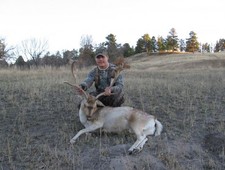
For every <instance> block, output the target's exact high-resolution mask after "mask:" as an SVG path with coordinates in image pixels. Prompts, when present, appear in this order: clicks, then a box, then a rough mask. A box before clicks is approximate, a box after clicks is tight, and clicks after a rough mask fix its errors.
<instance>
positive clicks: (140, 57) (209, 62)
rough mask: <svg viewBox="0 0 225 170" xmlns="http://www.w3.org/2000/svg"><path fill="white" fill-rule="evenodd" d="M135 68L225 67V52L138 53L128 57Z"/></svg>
mask: <svg viewBox="0 0 225 170" xmlns="http://www.w3.org/2000/svg"><path fill="white" fill-rule="evenodd" d="M127 61H128V62H129V63H130V64H131V65H132V66H133V68H134V69H137V70H138V69H144V70H156V69H159V70H175V69H179V70H182V69H210V68H224V67H225V52H223V53H206V54H201V53H196V54H191V53H190V54H161V55H154V54H153V55H147V54H146V53H142V54H137V55H134V56H131V57H129V58H127Z"/></svg>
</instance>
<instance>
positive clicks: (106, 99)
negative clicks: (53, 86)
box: [80, 53, 124, 107]
mask: <svg viewBox="0 0 225 170" xmlns="http://www.w3.org/2000/svg"><path fill="white" fill-rule="evenodd" d="M108 60H109V57H108V56H107V55H105V54H102V53H100V54H97V55H96V56H95V61H96V64H97V67H95V68H94V69H93V70H91V71H90V72H89V74H88V75H87V77H86V79H85V80H84V81H83V82H82V83H81V84H80V87H81V88H82V89H83V90H85V91H86V90H87V89H88V88H90V87H91V86H92V84H93V83H94V84H95V88H96V91H95V92H91V93H90V94H91V95H93V96H97V95H98V94H100V93H102V92H105V94H104V96H101V97H99V100H100V101H101V102H102V103H103V104H104V105H105V106H112V107H119V106H121V105H122V104H123V103H124V92H123V86H124V82H123V76H122V75H119V76H118V78H117V79H116V81H115V83H114V84H113V86H112V87H109V86H110V82H111V78H112V74H113V73H112V72H113V70H115V67H116V66H115V65H114V64H111V63H109V61H108ZM112 93H113V94H112Z"/></svg>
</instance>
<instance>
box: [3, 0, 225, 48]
mask: <svg viewBox="0 0 225 170" xmlns="http://www.w3.org/2000/svg"><path fill="white" fill-rule="evenodd" d="M0 4H1V6H0V21H1V26H0V37H1V38H5V39H6V42H7V44H8V45H12V46H15V45H17V44H19V43H21V41H23V40H27V39H31V38H37V39H45V40H48V43H49V51H50V52H55V51H62V50H65V49H66V50H72V49H79V48H80V40H81V37H82V36H85V35H89V36H92V38H93V43H95V44H98V43H101V42H104V41H105V40H106V39H105V37H106V36H107V35H109V34H110V33H112V34H114V35H116V39H117V43H121V44H124V43H129V44H130V45H133V46H135V45H136V42H137V40H138V39H139V38H140V37H141V36H143V35H144V34H145V33H148V34H149V35H150V36H155V37H158V36H163V37H166V36H167V35H168V33H169V31H170V29H171V28H175V29H176V31H177V34H178V38H180V39H181V38H183V39H184V38H188V37H189V32H190V31H194V32H196V33H197V36H198V40H199V41H200V42H202V43H205V42H208V43H215V42H216V40H218V39H219V38H225V22H224V17H225V10H224V9H223V8H224V7H225V1H224V0H205V1H200V0H169V1H168V0H157V1H156V0H0ZM2 23H3V24H2Z"/></svg>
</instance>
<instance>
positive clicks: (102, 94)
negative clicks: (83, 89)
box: [95, 92, 105, 99]
mask: <svg viewBox="0 0 225 170" xmlns="http://www.w3.org/2000/svg"><path fill="white" fill-rule="evenodd" d="M104 95H105V92H102V93H100V94H99V95H97V96H96V97H95V98H96V99H98V98H99V97H101V96H104Z"/></svg>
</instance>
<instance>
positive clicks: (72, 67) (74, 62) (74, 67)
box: [71, 61, 77, 83]
mask: <svg viewBox="0 0 225 170" xmlns="http://www.w3.org/2000/svg"><path fill="white" fill-rule="evenodd" d="M76 71H77V68H76V61H73V62H72V64H71V72H72V75H73V77H74V79H75V83H76V82H77V75H76Z"/></svg>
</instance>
